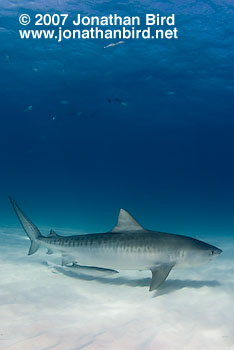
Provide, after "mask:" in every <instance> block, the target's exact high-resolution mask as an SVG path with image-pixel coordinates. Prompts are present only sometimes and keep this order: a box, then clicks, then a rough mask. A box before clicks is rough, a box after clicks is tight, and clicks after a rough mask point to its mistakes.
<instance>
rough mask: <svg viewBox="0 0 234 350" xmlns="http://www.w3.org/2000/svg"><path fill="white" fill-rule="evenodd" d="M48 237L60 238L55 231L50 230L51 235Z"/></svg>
mask: <svg viewBox="0 0 234 350" xmlns="http://www.w3.org/2000/svg"><path fill="white" fill-rule="evenodd" d="M48 237H58V235H57V233H56V232H54V230H50V234H49V236H48Z"/></svg>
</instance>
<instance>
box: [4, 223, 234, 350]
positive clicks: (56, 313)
mask: <svg viewBox="0 0 234 350" xmlns="http://www.w3.org/2000/svg"><path fill="white" fill-rule="evenodd" d="M46 231H47V230H44V232H46ZM70 232H71V231H70ZM70 232H69V230H67V233H70ZM198 238H200V239H202V240H205V241H208V242H209V243H211V244H214V245H216V246H218V247H220V248H222V249H223V250H224V252H223V253H222V254H221V255H220V256H219V257H217V258H216V259H214V260H213V261H212V262H210V263H209V264H207V265H205V266H202V267H197V268H193V269H183V270H173V271H172V272H171V274H170V275H169V278H168V280H167V281H166V282H165V283H164V285H163V286H161V288H160V289H159V290H158V291H157V292H153V293H149V291H148V286H149V283H150V273H149V272H138V271H122V272H121V273H120V274H119V275H115V276H114V277H103V278H95V279H91V278H84V277H83V278H74V277H71V276H67V275H66V274H63V273H61V272H60V273H58V271H56V270H55V269H54V268H51V266H48V264H47V262H48V261H49V262H50V263H55V264H59V263H60V257H59V255H58V254H54V255H46V254H45V252H46V250H45V249H44V248H41V249H39V251H38V252H37V253H36V254H34V255H33V256H27V251H28V248H29V240H28V239H27V238H26V237H25V236H24V234H23V232H22V230H21V229H19V228H15V227H12V228H11V227H2V228H1V234H0V261H1V270H0V280H1V289H0V302H1V312H0V344H1V345H0V348H1V349H4V350H5V349H9V350H21V349H22V350H32V349H33V350H49V349H56V350H79V349H87V350H93V349H104V350H105V349H106V350H107V349H108V350H109V349H111V350H112V349H113V350H119V349H128V350H131V349H134V350H136V349H139V350H148V349H149V350H153V349H160V350H164V349H166V350H168V349H191V350H193V349H201V350H202V349H213V350H215V349H219V350H220V349H222V350H225V349H234V312H233V310H234V280H233V274H234V254H233V252H234V241H233V240H231V239H230V238H226V239H225V238H223V237H222V239H221V238H213V239H212V238H211V236H209V239H208V240H206V237H198Z"/></svg>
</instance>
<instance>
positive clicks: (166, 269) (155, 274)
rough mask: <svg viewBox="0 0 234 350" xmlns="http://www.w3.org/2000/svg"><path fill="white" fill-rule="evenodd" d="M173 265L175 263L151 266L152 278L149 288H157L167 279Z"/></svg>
mask: <svg viewBox="0 0 234 350" xmlns="http://www.w3.org/2000/svg"><path fill="white" fill-rule="evenodd" d="M173 266H174V265H173V264H162V265H160V266H155V267H151V269H150V270H151V272H152V280H151V284H150V289H149V291H150V292H151V291H152V290H155V289H157V288H158V287H159V286H160V285H161V284H162V283H163V282H164V281H165V279H166V278H167V276H168V275H169V273H170V271H171V269H172V268H173Z"/></svg>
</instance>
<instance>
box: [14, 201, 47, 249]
mask: <svg viewBox="0 0 234 350" xmlns="http://www.w3.org/2000/svg"><path fill="white" fill-rule="evenodd" d="M9 200H10V202H11V204H12V206H13V209H14V211H15V213H16V215H17V216H18V219H19V221H20V223H21V225H22V226H23V229H24V231H25V232H26V234H27V236H28V237H29V238H30V241H31V246H30V248H29V251H28V255H32V254H34V253H36V251H37V250H38V249H39V248H40V242H38V239H39V238H40V237H42V235H41V233H40V231H39V230H38V228H37V227H36V226H35V225H34V224H33V223H32V222H31V221H30V220H29V219H28V218H27V216H26V215H25V214H24V213H23V212H22V210H21V209H20V207H19V206H18V205H17V203H16V202H15V201H14V200H13V199H12V198H11V197H9Z"/></svg>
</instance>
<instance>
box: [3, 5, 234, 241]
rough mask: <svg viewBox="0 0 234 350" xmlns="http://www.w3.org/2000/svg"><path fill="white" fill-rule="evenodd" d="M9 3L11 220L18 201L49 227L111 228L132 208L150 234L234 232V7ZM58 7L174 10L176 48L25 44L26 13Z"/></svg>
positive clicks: (6, 110) (6, 190) (170, 43)
mask: <svg viewBox="0 0 234 350" xmlns="http://www.w3.org/2000/svg"><path fill="white" fill-rule="evenodd" d="M2 2H3V6H2V9H1V10H0V11H1V12H0V15H1V32H0V38H1V46H0V47H1V48H0V53H1V55H0V60H1V65H0V69H1V97H0V98H1V118H0V123H1V127H0V132H1V137H0V149H1V151H0V152H1V172H0V184H1V189H2V190H1V198H0V212H1V213H2V214H1V221H2V223H3V224H5V225H7V224H9V222H13V221H14V222H15V223H16V218H14V216H13V215H12V211H11V208H10V206H9V204H8V202H7V195H8V194H11V195H12V196H14V197H15V198H16V199H17V200H18V201H20V203H21V204H22V205H24V207H26V208H27V211H28V212H29V211H30V212H31V213H32V215H33V216H34V219H35V220H37V222H40V223H41V224H45V225H55V226H56V227H58V226H75V227H80V228H81V229H84V230H87V231H102V230H106V229H109V228H110V227H111V226H113V224H114V221H115V220H116V216H117V214H118V210H119V208H121V207H123V208H126V209H128V210H129V211H130V212H132V214H133V215H134V216H136V217H137V218H138V219H139V220H140V221H141V222H142V223H144V225H145V226H148V227H152V228H155V229H156V228H158V229H160V230H165V231H170V232H181V233H186V232H188V233H192V234H197V233H200V232H204V233H206V234H211V235H218V236H223V235H224V236H225V235H233V224H234V220H233V209H234V207H233V205H234V186H233V178H234V163H233V150H234V138H233V131H234V122H233V106H234V99H233V93H234V85H233V82H234V73H233V45H232V42H233V11H234V9H233V5H232V2H231V1H222V2H221V1H217V0H216V1H199V2H194V1H176V2H173V3H172V2H169V1H168V2H167V1H166V2H164V3H158V2H151V1H144V2H142V3H139V2H137V1H131V2H129V3H125V4H123V3H119V2H116V1H113V2H110V3H106V2H104V1H98V2H95V1H93V2H88V3H87V2H82V3H79V4H76V2H74V1H49V2H48V3H47V2H45V1H39V2H34V1H31V2H27V1H25V2H22V3H21V5H20V6H18V5H17V4H16V3H15V2H14V1H2ZM56 11H57V12H62V13H64V12H65V13H69V14H71V15H74V14H75V13H78V12H79V13H81V14H83V15H99V16H102V15H107V14H110V13H115V12H117V13H118V14H120V15H123V16H124V15H132V14H135V15H139V16H142V15H143V14H145V13H160V14H167V15H169V14H171V13H175V16H176V27H177V28H178V35H179V39H177V40H175V39H174V40H155V41H152V40H143V39H140V40H129V41H127V40H126V41H125V43H124V44H123V45H119V46H116V47H112V48H109V49H104V46H106V45H108V44H109V43H111V42H112V41H113V40H112V41H111V40H109V41H108V40H68V41H63V42H61V43H56V42H55V41H51V40H47V41H46V40H33V39H29V40H22V39H20V38H19V33H18V30H19V29H20V24H19V22H18V16H19V15H20V14H21V13H25V12H26V13H29V14H30V15H33V14H35V13H40V12H41V13H54V12H56ZM110 99H111V102H110ZM119 101H121V102H123V103H122V104H121V103H120V102H119ZM28 106H32V109H31V110H27V108H28Z"/></svg>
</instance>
